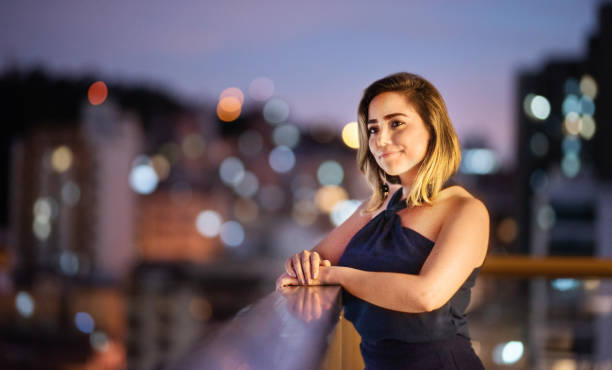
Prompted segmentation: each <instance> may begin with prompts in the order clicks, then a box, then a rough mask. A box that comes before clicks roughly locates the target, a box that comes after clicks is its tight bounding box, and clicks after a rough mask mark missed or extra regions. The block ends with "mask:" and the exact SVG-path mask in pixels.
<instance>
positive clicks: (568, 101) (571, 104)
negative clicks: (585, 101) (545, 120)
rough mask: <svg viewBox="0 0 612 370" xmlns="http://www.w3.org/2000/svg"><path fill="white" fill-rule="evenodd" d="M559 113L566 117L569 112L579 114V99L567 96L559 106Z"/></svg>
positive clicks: (574, 96)
mask: <svg viewBox="0 0 612 370" xmlns="http://www.w3.org/2000/svg"><path fill="white" fill-rule="evenodd" d="M561 111H562V112H563V115H564V116H567V115H568V114H569V113H570V112H573V113H580V99H578V97H577V96H576V95H573V94H570V95H567V96H566V97H565V99H564V100H563V104H562V105H561Z"/></svg>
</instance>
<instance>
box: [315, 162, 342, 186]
mask: <svg viewBox="0 0 612 370" xmlns="http://www.w3.org/2000/svg"><path fill="white" fill-rule="evenodd" d="M317 179H318V180H319V183H320V184H321V185H324V186H325V185H340V184H341V183H342V180H343V179H344V170H343V169H342V166H341V165H340V163H338V162H336V161H333V160H330V161H325V162H323V163H321V165H319V168H318V169H317Z"/></svg>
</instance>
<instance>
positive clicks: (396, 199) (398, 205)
mask: <svg viewBox="0 0 612 370" xmlns="http://www.w3.org/2000/svg"><path fill="white" fill-rule="evenodd" d="M402 193H403V191H402V188H399V189H397V191H396V192H395V193H393V196H392V197H391V200H390V201H389V203H388V204H387V210H388V211H398V210H400V209H402V208H406V202H405V201H400V199H401V198H402Z"/></svg>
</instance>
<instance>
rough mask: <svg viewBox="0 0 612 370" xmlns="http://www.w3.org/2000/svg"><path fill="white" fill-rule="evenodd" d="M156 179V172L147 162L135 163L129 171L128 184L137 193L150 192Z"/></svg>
mask: <svg viewBox="0 0 612 370" xmlns="http://www.w3.org/2000/svg"><path fill="white" fill-rule="evenodd" d="M158 181H159V179H158V177H157V173H156V172H155V170H154V169H153V167H151V165H149V164H140V165H137V166H135V167H133V168H132V171H131V172H130V186H131V187H132V190H134V191H135V192H137V193H138V194H151V193H152V192H153V191H154V190H155V188H157V183H158Z"/></svg>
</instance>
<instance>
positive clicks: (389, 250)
mask: <svg viewBox="0 0 612 370" xmlns="http://www.w3.org/2000/svg"><path fill="white" fill-rule="evenodd" d="M401 196H402V189H401V188H400V189H399V190H398V191H396V192H395V194H393V196H392V198H391V200H390V201H389V203H388V205H387V208H386V209H385V210H384V211H382V212H381V213H379V214H378V215H377V216H376V217H374V218H373V219H372V220H370V221H369V222H368V223H367V224H366V225H365V226H364V227H363V228H362V229H361V230H359V231H358V232H357V233H356V234H355V235H354V236H353V238H352V239H351V240H350V241H349V243H348V244H347V247H346V249H345V251H344V253H343V254H342V256H341V257H340V260H339V262H338V265H339V266H347V267H352V268H356V269H359V270H366V271H386V272H400V273H406V274H418V273H419V271H420V270H421V267H422V266H423V263H424V262H425V259H426V258H427V256H428V255H429V253H430V252H431V249H432V247H433V246H434V242H433V241H431V240H430V239H428V238H426V237H425V236H423V235H421V234H419V233H418V232H416V231H415V230H413V229H411V228H408V227H404V226H402V223H401V219H400V216H399V215H397V212H398V211H399V210H401V209H403V208H406V202H405V201H400V199H401ZM479 271H480V267H478V268H475V269H474V270H473V272H472V273H471V275H470V276H469V277H468V278H467V279H466V281H465V282H464V283H463V285H462V286H461V288H460V289H459V290H458V291H457V292H456V293H455V295H453V297H452V298H451V299H450V300H449V301H448V302H447V303H446V304H444V305H443V306H442V307H440V308H439V309H436V310H433V311H431V312H423V313H406V312H400V311H394V310H389V309H385V308H382V307H379V306H376V305H373V304H371V303H368V302H366V301H363V300H361V299H359V298H357V297H355V296H353V295H351V294H350V293H348V292H346V291H344V292H343V305H344V316H345V317H346V318H347V319H348V320H349V321H351V322H352V323H353V325H354V326H355V329H357V331H358V332H359V334H360V335H361V345H360V349H361V354H362V356H363V360H364V362H365V365H366V369H367V370H370V369H371V370H374V369H385V370H387V369H419V370H427V369H436V370H440V369H470V370H471V369H484V367H483V365H482V363H481V362H480V359H479V358H478V357H477V356H476V354H475V353H474V351H473V349H472V346H471V343H470V340H469V331H468V326H467V321H466V318H465V309H466V308H467V306H468V303H469V301H470V289H471V287H472V286H474V282H475V280H476V276H477V275H478V272H479Z"/></svg>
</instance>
